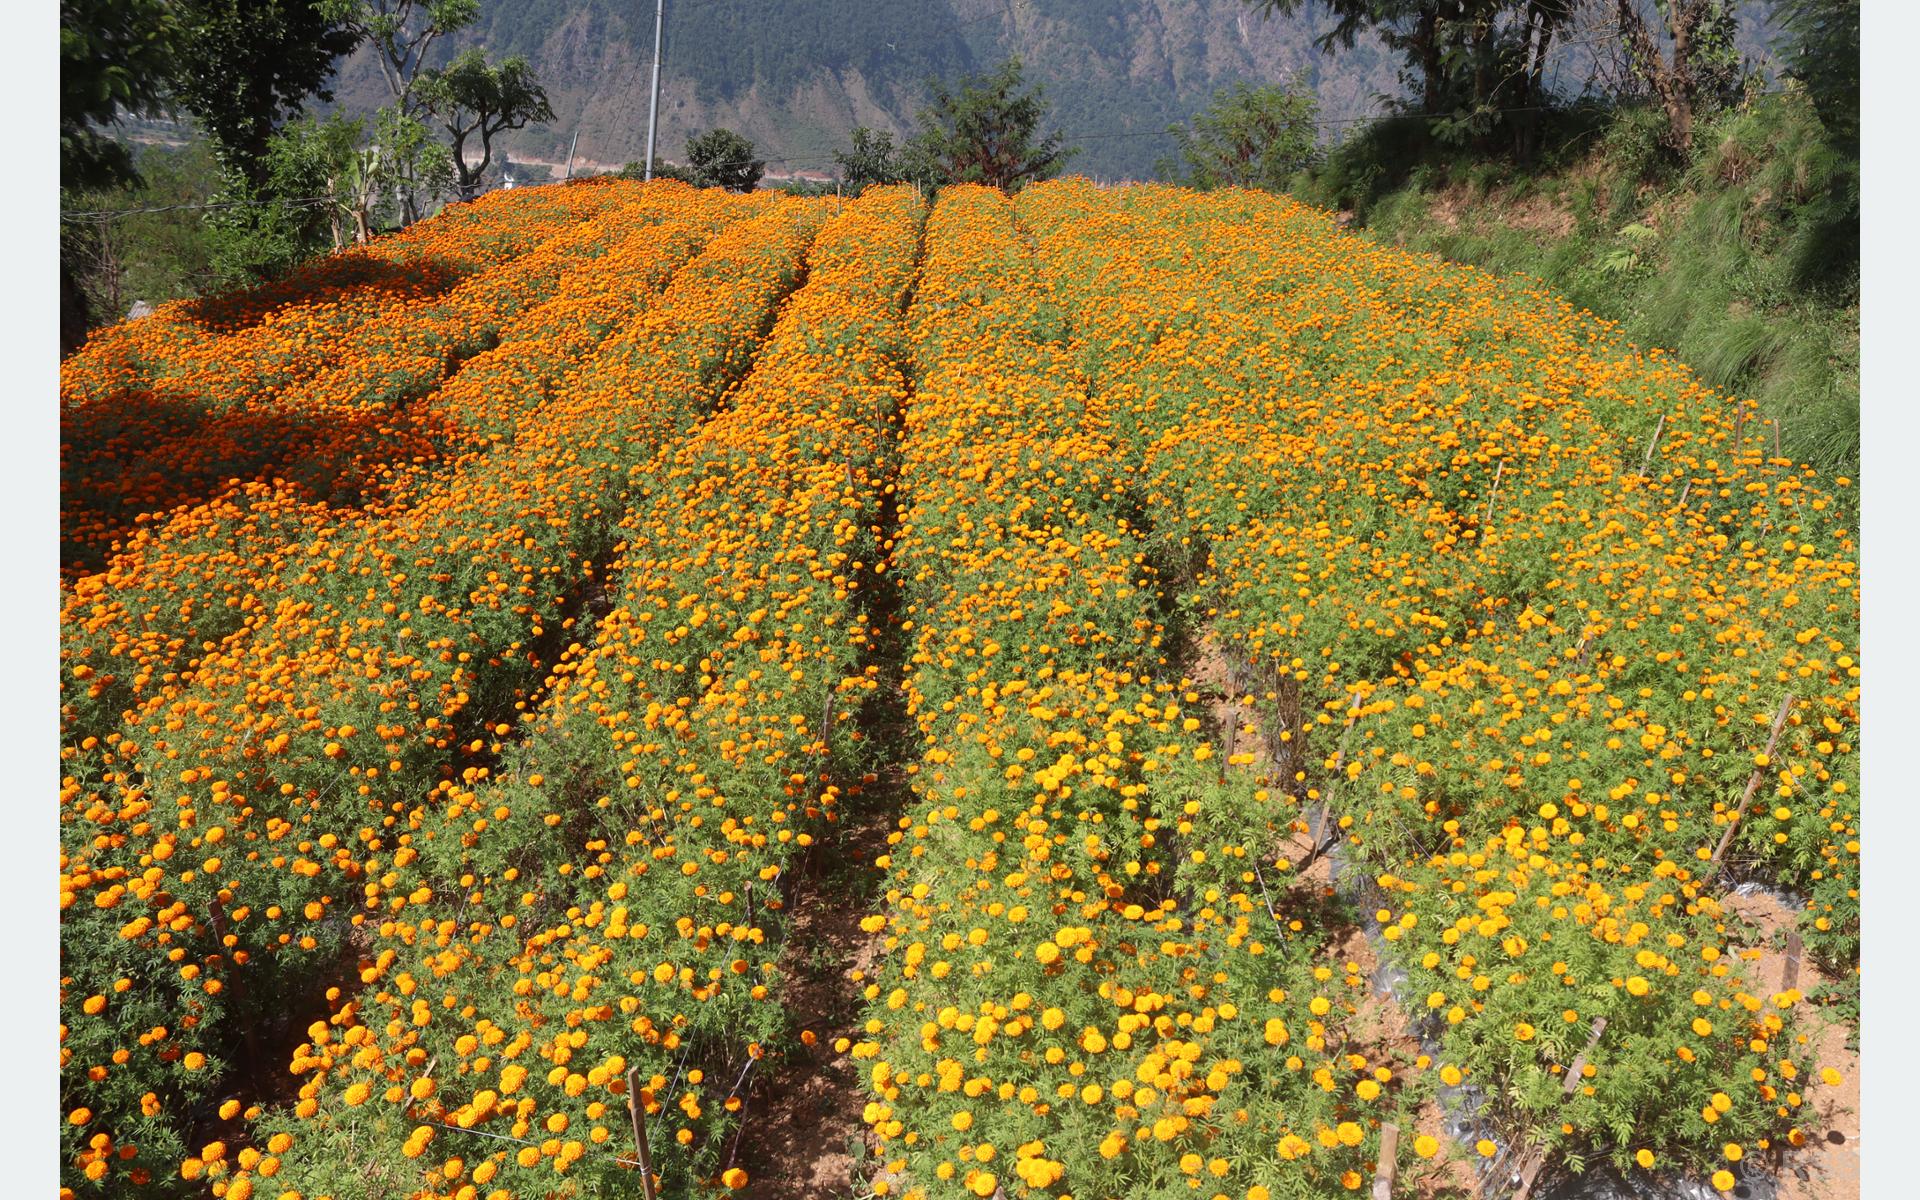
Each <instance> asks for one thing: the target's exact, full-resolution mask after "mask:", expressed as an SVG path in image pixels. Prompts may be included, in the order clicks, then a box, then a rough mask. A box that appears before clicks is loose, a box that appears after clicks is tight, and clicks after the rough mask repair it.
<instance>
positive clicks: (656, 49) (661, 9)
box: [646, 0, 667, 179]
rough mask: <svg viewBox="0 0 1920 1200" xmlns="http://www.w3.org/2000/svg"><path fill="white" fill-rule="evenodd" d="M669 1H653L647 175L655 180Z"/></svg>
mask: <svg viewBox="0 0 1920 1200" xmlns="http://www.w3.org/2000/svg"><path fill="white" fill-rule="evenodd" d="M666 16H667V0H653V99H652V101H651V102H649V103H648V105H647V174H646V177H647V178H648V179H652V178H653V135H654V132H655V129H656V128H657V126H656V124H655V122H657V121H658V120H659V118H660V31H661V29H662V28H663V27H664V26H665V25H666Z"/></svg>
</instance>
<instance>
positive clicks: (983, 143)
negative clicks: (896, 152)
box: [908, 58, 1077, 191]
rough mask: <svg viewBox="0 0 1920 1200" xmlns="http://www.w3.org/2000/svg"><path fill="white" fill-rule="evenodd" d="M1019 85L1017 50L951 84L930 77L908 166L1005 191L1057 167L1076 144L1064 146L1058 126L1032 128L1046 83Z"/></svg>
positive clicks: (1046, 175)
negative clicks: (1026, 88)
mask: <svg viewBox="0 0 1920 1200" xmlns="http://www.w3.org/2000/svg"><path fill="white" fill-rule="evenodd" d="M1022 85H1023V79H1022V75H1021V66H1020V60H1019V59H1018V58H1009V59H1007V60H1006V61H1005V62H1003V63H1001V64H1000V65H999V66H998V67H997V68H995V69H994V70H993V71H992V72H990V73H988V74H985V75H969V76H967V77H966V78H965V79H963V80H961V83H960V90H959V91H957V92H956V91H954V90H953V89H951V88H949V87H948V86H947V85H946V84H945V83H944V82H942V81H940V80H938V79H933V80H929V81H928V84H927V86H928V88H929V89H930V90H931V91H932V93H933V100H932V103H931V104H929V105H927V106H926V107H925V108H922V109H921V110H920V112H919V115H918V117H917V120H918V123H919V125H920V131H919V132H918V133H916V134H914V136H913V137H912V139H910V140H909V142H908V158H909V171H910V173H912V174H915V175H918V174H920V173H922V172H925V173H928V174H931V175H932V176H933V177H934V179H936V180H938V181H942V182H948V183H982V184H986V185H988V186H990V187H997V188H1000V189H1001V190H1003V191H1015V190H1017V189H1018V188H1020V186H1021V185H1023V184H1025V183H1027V182H1028V181H1029V180H1035V179H1051V178H1052V177H1053V176H1054V175H1057V174H1058V173H1059V171H1060V168H1061V166H1063V165H1064V164H1065V163H1066V161H1067V159H1069V158H1071V157H1072V156H1073V155H1074V154H1075V153H1077V151H1076V150H1073V149H1068V148H1066V147H1065V146H1064V145H1063V141H1064V139H1063V137H1062V135H1061V134H1060V133H1059V132H1057V131H1056V132H1054V133H1051V134H1048V135H1047V136H1046V137H1044V138H1039V137H1037V136H1036V135H1037V133H1038V131H1039V128H1040V123H1041V121H1042V120H1044V119H1045V117H1046V115H1047V109H1046V106H1045V104H1044V103H1043V98H1044V93H1045V90H1044V89H1043V88H1041V87H1039V86H1037V85H1036V86H1035V87H1034V89H1033V90H1032V91H1030V92H1027V91H1022V90H1021V89H1022ZM916 168H917V169H916Z"/></svg>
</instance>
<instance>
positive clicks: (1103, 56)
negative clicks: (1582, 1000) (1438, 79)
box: [340, 0, 1761, 178]
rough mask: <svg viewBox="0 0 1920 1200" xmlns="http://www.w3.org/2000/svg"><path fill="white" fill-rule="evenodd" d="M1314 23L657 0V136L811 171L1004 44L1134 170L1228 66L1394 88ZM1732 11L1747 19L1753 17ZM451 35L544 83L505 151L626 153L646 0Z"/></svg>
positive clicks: (1369, 61)
mask: <svg viewBox="0 0 1920 1200" xmlns="http://www.w3.org/2000/svg"><path fill="white" fill-rule="evenodd" d="M1753 7H1755V8H1756V9H1757V8H1759V7H1761V6H1753ZM1329 24H1330V18H1328V16H1327V15H1326V14H1325V13H1324V12H1318V11H1312V10H1309V11H1307V12H1304V13H1302V14H1300V15H1298V16H1295V17H1286V18H1281V17H1272V18H1265V19H1263V18H1261V17H1260V16H1258V15H1256V14H1255V12H1254V11H1253V10H1252V8H1251V7H1250V6H1249V5H1248V4H1246V3H1245V0H697V2H694V0H668V3H667V23H666V52H665V56H664V67H663V71H662V82H661V109H662V124H661V131H660V149H661V153H662V155H663V156H664V157H667V158H677V157H678V156H679V154H680V150H681V147H682V145H683V144H684V142H685V140H686V138H687V136H688V135H689V134H692V133H697V132H700V131H702V130H705V129H709V128H712V127H713V126H716V125H724V126H727V127H729V128H732V129H736V130H738V131H740V132H741V133H744V134H745V135H746V136H748V137H749V138H752V139H753V140H754V141H755V142H756V143H757V144H758V146H759V148H760V152H761V154H762V155H763V156H764V157H766V158H767V159H768V162H769V169H770V171H771V172H772V173H774V174H782V173H788V172H792V171H797V170H808V169H811V170H815V171H823V172H824V171H826V170H827V169H829V168H830V166H831V154H832V151H833V149H834V148H835V147H837V146H841V145H844V144H845V141H846V134H847V131H848V130H850V129H851V128H852V127H854V126H855V125H867V126H871V127H873V128H877V129H889V130H893V131H894V132H896V133H904V132H907V131H908V130H909V129H910V126H911V122H912V119H913V113H914V112H915V110H916V109H917V108H918V107H919V106H920V104H921V102H922V100H923V99H924V98H925V94H926V90H925V81H926V79H927V77H928V76H930V75H939V76H944V77H949V78H951V77H953V76H955V75H958V74H960V73H962V72H965V71H969V70H978V69H983V68H985V67H988V66H991V65H992V64H994V63H996V62H998V61H999V60H1000V59H1002V58H1004V57H1005V56H1007V55H1008V54H1019V55H1020V56H1021V57H1022V58H1023V59H1024V60H1025V62H1026V64H1027V69H1028V74H1029V78H1032V79H1035V80H1038V81H1040V82H1042V83H1044V84H1045V85H1046V87H1047V92H1048V97H1049V99H1050V101H1051V103H1052V105H1053V108H1054V113H1055V117H1056V120H1057V122H1058V125H1059V127H1060V128H1061V129H1062V130H1064V131H1065V132H1066V133H1067V135H1068V137H1069V139H1070V140H1071V141H1072V142H1074V143H1075V144H1077V145H1079V146H1080V147H1081V153H1080V154H1079V155H1078V156H1077V157H1076V158H1075V159H1074V160H1073V162H1072V166H1071V169H1073V170H1075V171H1079V172H1084V173H1087V174H1090V175H1102V176H1110V177H1134V178H1141V177H1146V176H1147V175H1149V174H1150V173H1151V171H1152V169H1153V164H1154V163H1155V161H1156V160H1158V159H1160V158H1161V157H1163V156H1165V155H1167V154H1169V153H1170V152H1171V151H1172V149H1173V147H1172V143H1171V140H1170V139H1168V138H1167V137H1166V136H1165V129H1166V126H1167V125H1168V124H1169V123H1170V122H1173V121H1178V120H1184V119H1186V118H1187V117H1189V116H1190V115H1191V114H1192V113H1193V112H1195V111H1196V110H1198V109H1199V108H1200V107H1201V106H1203V105H1204V104H1205V103H1206V101H1207V99H1208V98H1209V97H1210V96H1211V95H1212V93H1213V92H1214V90H1215V89H1217V88H1220V87H1223V86H1225V85H1228V84H1230V83H1233V82H1235V81H1237V80H1247V81H1250V82H1265V81H1281V80H1285V79H1288V78H1291V77H1292V76H1294V74H1295V73H1296V72H1304V73H1305V74H1306V76H1307V77H1308V79H1310V80H1311V82H1312V84H1313V86H1314V88H1315V89H1316V91H1317V92H1318V94H1319V97H1320V103H1321V110H1322V115H1323V117H1324V118H1325V119H1326V121H1327V124H1328V128H1329V129H1330V130H1337V129H1338V128H1340V127H1341V126H1342V125H1343V124H1344V123H1346V122H1350V121H1351V120H1352V119H1353V118H1355V117H1360V116H1364V115H1367V114H1369V113H1372V112H1375V111H1377V109H1378V105H1377V103H1376V98H1377V97H1378V96H1380V95H1382V94H1398V93H1399V92H1400V86H1399V83H1398V79H1397V75H1398V64H1397V63H1396V62H1395V61H1394V60H1393V58H1392V57H1391V56H1390V55H1388V54H1386V53H1385V52H1383V51H1382V50H1381V49H1380V47H1379V46H1378V45H1377V44H1371V43H1369V42H1366V41H1363V42H1362V43H1361V44H1360V45H1359V46H1357V47H1355V48H1354V49H1353V50H1350V51H1344V50H1343V51H1341V52H1339V53H1337V54H1335V55H1332V56H1328V55H1323V54H1321V53H1319V52H1318V51H1317V50H1316V49H1315V48H1314V46H1313V39H1314V38H1315V37H1316V36H1317V35H1318V34H1319V33H1320V32H1321V31H1322V30H1324V29H1325V28H1327V27H1328V26H1329ZM1747 24H1748V26H1749V31H1750V32H1752V33H1755V34H1756V35H1757V32H1758V29H1759V25H1760V22H1759V19H1758V17H1757V16H1756V17H1753V18H1752V19H1750V20H1749V21H1748V22H1747ZM1747 40H1748V41H1749V42H1751V43H1754V44H1755V45H1756V46H1757V44H1758V41H1759V39H1758V37H1757V36H1755V37H1750V38H1749V39H1747ZM467 45H482V46H486V47H487V48H488V49H489V50H491V51H492V52H493V53H495V54H507V53H521V54H525V55H527V56H528V57H529V58H531V59H532V60H533V63H534V67H535V69H536V70H537V71H538V72H539V75H540V77H541V79H542V80H544V81H545V82H546V85H547V88H548V92H549V94H550V95H551V97H552V99H553V107H554V111H555V112H556V113H557V114H558V118H557V119H556V120H555V121H554V122H553V123H552V124H550V125H546V126H538V127H530V128H528V129H525V130H522V131H520V132H518V133H516V134H513V135H510V136H509V137H508V138H506V139H504V140H505V142H506V148H507V150H508V152H509V153H511V154H513V155H514V156H516V157H521V158H532V159H542V160H555V159H560V158H563V157H564V156H565V154H566V149H567V142H568V139H569V138H570V137H571V136H572V134H573V133H574V131H575V129H576V128H577V129H578V131H579V136H580V145H579V155H580V157H581V159H583V160H586V161H588V162H598V163H604V164H617V163H621V162H625V161H628V160H631V159H636V158H639V157H640V156H641V154H642V151H643V147H644V143H645V139H646V119H647V84H648V70H649V68H650V66H651V64H652V55H653V6H652V5H650V4H646V3H644V0H485V2H484V3H483V4H482V15H481V19H480V21H479V22H478V23H477V24H476V25H475V26H474V27H473V28H472V29H469V30H467V31H465V32H463V33H462V34H460V35H459V36H457V37H455V38H452V39H449V40H448V42H447V43H446V44H443V45H442V46H440V47H438V50H439V51H440V53H441V54H442V55H450V54H452V53H453V52H455V51H457V50H458V49H460V48H462V47H464V46H467ZM1578 53H1579V52H1578V51H1577V50H1575V51H1573V52H1571V54H1578ZM1581 73H1582V70H1581V64H1580V63H1579V62H1576V61H1573V59H1572V57H1571V55H1570V57H1569V60H1568V61H1567V62H1564V63H1563V64H1562V70H1561V76H1562V81H1563V84H1564V85H1565V86H1567V87H1569V88H1570V89H1571V90H1574V91H1577V90H1578V89H1579V85H1580V82H1581V81H1580V78H1579V76H1580V74H1581ZM340 99H341V101H342V102H343V103H345V104H346V105H348V106H349V107H355V108H366V109H370V108H372V107H374V106H375V105H376V104H377V103H379V102H380V101H381V100H382V99H384V95H383V93H382V91H381V87H380V84H379V81H378V79H377V76H376V74H375V71H374V69H373V66H372V64H371V63H370V62H369V61H366V60H365V59H364V57H362V58H356V59H355V60H353V61H351V62H349V63H348V64H347V65H346V67H345V69H344V71H343V73H342V78H341V87H340Z"/></svg>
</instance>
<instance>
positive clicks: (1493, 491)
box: [1480, 458, 1507, 528]
mask: <svg viewBox="0 0 1920 1200" xmlns="http://www.w3.org/2000/svg"><path fill="white" fill-rule="evenodd" d="M1506 469H1507V460H1506V459H1504V458H1503V459H1501V460H1500V462H1499V464H1498V465H1496V466H1495V467H1494V468H1493V486H1492V487H1491V488H1489V489H1488V490H1487V515H1486V516H1485V517H1483V518H1481V520H1480V523H1481V524H1482V525H1485V526H1487V527H1488V528H1492V527H1493V498H1494V497H1495V496H1498V495H1499V494H1500V473H1501V472H1502V471H1504V470H1506Z"/></svg>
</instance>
